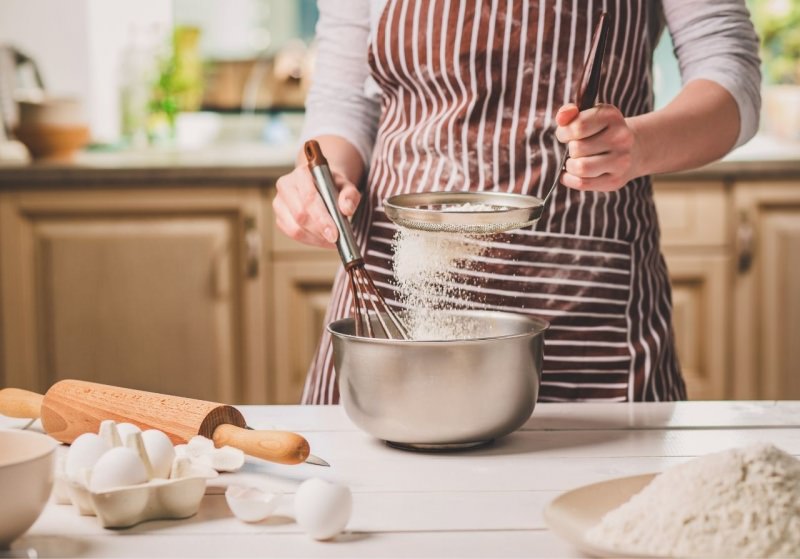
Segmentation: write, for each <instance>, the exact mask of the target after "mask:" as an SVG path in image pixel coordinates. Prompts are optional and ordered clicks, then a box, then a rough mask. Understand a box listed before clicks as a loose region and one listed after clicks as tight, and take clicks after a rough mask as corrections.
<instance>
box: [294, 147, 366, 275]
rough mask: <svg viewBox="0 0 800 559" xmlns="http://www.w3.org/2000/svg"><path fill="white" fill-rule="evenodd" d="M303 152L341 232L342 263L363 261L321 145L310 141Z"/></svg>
mask: <svg viewBox="0 0 800 559" xmlns="http://www.w3.org/2000/svg"><path fill="white" fill-rule="evenodd" d="M303 151H305V154H306V160H308V169H309V170H310V171H311V176H313V177H314V184H315V185H316V187H317V192H319V195H320V196H321V197H322V201H323V202H324V203H325V207H326V208H327V209H328V213H329V214H331V217H332V218H333V222H334V223H335V224H336V229H337V230H338V231H339V238H338V239H336V248H337V249H338V250H339V256H340V257H341V258H342V263H343V264H344V265H345V266H347V265H348V264H350V263H351V262H354V261H356V260H361V251H360V250H358V245H357V244H356V240H355V237H354V236H353V228H352V227H351V226H350V222H349V221H348V220H347V219H346V218H345V217H344V216H343V215H342V213H341V212H340V211H339V206H338V205H337V204H336V197H337V195H338V194H339V191H338V189H337V188H336V183H334V182H333V176H331V170H330V168H329V167H328V161H327V160H326V159H325V156H324V155H322V150H321V149H320V147H319V144H318V143H317V141H316V140H309V141H307V142H306V143H305V146H304V147H303Z"/></svg>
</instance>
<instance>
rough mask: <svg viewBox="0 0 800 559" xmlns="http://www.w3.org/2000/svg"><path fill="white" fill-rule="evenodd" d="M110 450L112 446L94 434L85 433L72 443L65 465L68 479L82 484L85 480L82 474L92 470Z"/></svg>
mask: <svg viewBox="0 0 800 559" xmlns="http://www.w3.org/2000/svg"><path fill="white" fill-rule="evenodd" d="M110 449H111V446H110V445H109V444H108V443H106V442H105V441H104V440H103V439H102V438H101V437H100V436H99V435H95V434H94V433H84V434H83V435H81V436H80V437H78V438H77V439H75V440H74V441H72V445H70V447H69V450H68V451H67V460H66V462H65V464H64V472H65V473H66V474H67V479H69V480H71V481H73V482H75V483H82V481H83V480H84V479H85V476H84V474H83V473H82V472H83V471H84V470H91V469H92V468H93V467H94V465H95V463H96V462H97V461H98V460H99V459H100V457H101V456H102V455H103V454H105V453H106V452H107V451H109V450H110Z"/></svg>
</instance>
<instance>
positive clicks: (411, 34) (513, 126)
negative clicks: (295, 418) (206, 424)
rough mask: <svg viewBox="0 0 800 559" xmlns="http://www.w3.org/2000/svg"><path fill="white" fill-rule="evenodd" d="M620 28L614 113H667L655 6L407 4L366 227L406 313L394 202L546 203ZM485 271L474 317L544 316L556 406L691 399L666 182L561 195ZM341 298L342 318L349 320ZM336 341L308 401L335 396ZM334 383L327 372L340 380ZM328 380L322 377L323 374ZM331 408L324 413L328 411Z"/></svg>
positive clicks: (373, 266)
mask: <svg viewBox="0 0 800 559" xmlns="http://www.w3.org/2000/svg"><path fill="white" fill-rule="evenodd" d="M603 10H606V11H608V13H609V16H610V19H611V28H610V31H611V34H610V38H609V43H608V48H607V52H606V57H605V60H604V72H603V79H602V84H601V89H600V93H599V99H598V101H599V102H605V103H611V104H614V105H616V106H618V107H619V108H620V109H621V110H622V112H623V114H625V115H626V116H632V115H635V114H641V113H644V112H648V111H649V110H651V89H652V88H651V73H650V64H651V56H652V49H653V47H654V43H655V40H656V36H655V35H656V34H657V32H658V30H659V28H660V5H659V4H658V3H648V2H622V1H617V2H586V1H577V0H576V1H574V2H568V1H564V2H553V1H550V2H547V1H541V2H538V1H525V2H512V1H508V2H500V1H495V2H492V1H486V2H480V1H477V0H469V1H458V0H417V1H415V0H407V1H406V0H398V1H391V2H389V3H388V4H387V6H386V8H385V9H384V11H383V13H382V14H381V18H380V20H379V22H378V24H377V28H376V31H375V33H374V36H373V40H372V42H371V44H370V48H369V61H370V65H371V68H372V75H373V78H374V80H375V81H376V82H377V84H378V86H379V87H380V89H381V92H382V113H381V120H380V125H379V130H378V135H377V139H376V145H375V150H374V152H373V158H372V162H371V166H370V174H369V178H368V181H367V183H368V199H369V200H368V202H369V203H367V204H365V205H364V206H363V208H362V211H361V212H360V213H359V214H358V215H357V217H356V220H355V223H354V225H355V227H356V230H357V235H358V237H359V239H360V240H361V242H362V244H363V248H365V249H366V250H365V254H366V258H367V262H368V267H369V269H370V271H371V273H372V274H373V276H374V277H375V279H376V281H377V282H378V283H379V285H383V286H384V295H385V296H386V297H387V299H389V300H390V301H393V300H395V299H396V296H395V293H394V290H393V289H392V288H391V286H392V284H393V281H394V280H393V277H392V264H391V239H392V236H393V234H394V227H393V225H392V224H391V223H389V222H388V220H387V219H386V216H385V215H384V213H383V210H382V205H383V201H384V200H385V199H386V198H387V197H388V196H391V195H394V194H399V193H404V192H413V191H423V190H499V191H508V192H518V193H524V194H533V195H538V196H542V195H543V193H544V192H545V191H546V190H547V189H548V188H549V186H550V185H551V183H552V181H553V180H554V178H555V177H556V175H557V169H556V166H557V164H558V160H559V159H560V155H561V153H562V151H561V150H562V149H563V148H562V147H561V146H560V145H559V144H558V142H557V140H556V138H555V135H554V130H555V124H554V121H553V116H554V114H555V112H556V110H557V109H558V108H559V107H560V106H561V105H563V104H565V103H567V102H570V101H571V100H573V99H574V97H575V88H576V86H577V83H578V81H579V79H580V72H581V69H582V65H583V61H584V59H585V57H586V54H587V51H588V48H589V43H590V40H591V35H592V32H593V30H594V27H595V24H596V21H597V16H598V15H599V13H600V12H602V11H603ZM475 242H477V243H482V244H483V245H485V249H486V250H484V251H483V252H482V255H481V256H480V257H477V258H474V259H472V261H471V262H470V263H469V265H468V268H469V270H470V271H469V273H468V274H467V277H465V278H464V286H465V289H464V290H463V298H464V300H465V301H466V302H467V303H466V305H467V306H470V307H478V308H491V309H499V310H509V311H513V312H523V313H530V314H534V315H537V316H541V317H543V318H545V319H547V320H549V321H550V322H551V328H550V330H549V331H548V334H547V343H546V352H545V354H546V357H545V363H544V377H543V382H542V391H541V399H543V400H562V399H563V400H572V399H606V400H634V399H661V398H669V399H674V398H679V397H683V396H684V388H683V383H682V381H681V379H680V374H679V370H678V365H677V361H676V359H675V356H674V348H673V344H672V336H671V328H670V322H671V316H670V300H669V285H668V280H667V276H666V269H665V267H664V263H663V259H662V258H661V255H660V252H659V248H658V225H657V217H656V214H655V208H654V206H653V201H652V192H651V185H650V181H649V180H648V179H647V178H640V179H636V180H634V181H632V182H631V183H629V184H628V185H626V186H625V187H624V188H622V189H620V190H619V191H616V192H612V193H596V192H582V191H577V190H571V189H568V188H565V187H563V186H558V187H557V188H556V190H555V191H554V193H553V196H552V197H551V200H550V202H549V206H548V208H547V211H546V212H545V214H544V216H543V217H542V219H541V221H540V223H539V225H538V226H537V228H536V231H517V232H513V233H510V234H504V235H499V236H496V237H493V238H491V239H481V240H476V241H475ZM349 304H350V300H349V297H348V295H347V293H346V290H345V289H344V285H343V282H341V281H339V282H337V288H336V289H335V291H334V303H333V305H332V307H331V312H330V313H329V318H335V317H337V316H341V315H345V314H348V310H349V309H348V305H349ZM327 341H328V340H326V339H324V340H323V346H322V351H321V354H320V355H318V357H317V360H316V361H315V366H314V367H312V374H314V375H315V378H316V379H317V380H314V379H313V378H312V379H311V380H310V382H309V386H307V390H306V395H305V399H306V401H315V400H316V401H319V398H316V399H315V398H313V397H310V396H313V395H314V394H324V393H325V392H324V391H325V389H326V388H327V389H328V392H327V394H329V396H330V397H333V396H334V395H335V386H330V385H329V386H327V387H324V386H317V388H319V390H314V385H317V384H319V383H323V384H324V383H326V382H327V383H334V384H335V382H334V381H333V375H332V372H331V371H330V370H329V369H330V349H329V348H328V349H327V350H326V349H325V344H326V343H327ZM326 368H327V369H328V371H327V372H323V371H324V370H325V369H326ZM314 369H316V371H315V370H314ZM323 400H324V398H323Z"/></svg>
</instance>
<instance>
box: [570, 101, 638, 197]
mask: <svg viewBox="0 0 800 559" xmlns="http://www.w3.org/2000/svg"><path fill="white" fill-rule="evenodd" d="M556 124H558V127H557V128H556V138H558V140H559V141H560V142H561V143H565V144H567V146H568V148H569V159H567V164H566V171H565V172H563V173H562V174H561V183H562V184H563V185H565V186H568V187H570V188H575V189H578V190H595V191H600V192H610V191H614V190H619V189H620V188H622V187H623V186H625V185H626V184H627V183H628V181H630V180H632V179H634V178H636V177H638V176H640V173H639V172H638V170H637V160H638V154H637V149H638V148H639V146H638V145H637V138H636V134H635V132H634V130H633V129H632V128H631V127H630V125H629V124H628V122H627V121H626V120H625V117H623V116H622V113H621V112H620V110H619V109H618V108H616V107H615V106H613V105H605V104H600V105H596V106H594V107H592V108H591V109H587V110H585V111H582V112H579V111H578V107H577V105H575V104H572V103H570V104H569V105H564V106H563V107H561V108H560V109H559V111H558V113H556Z"/></svg>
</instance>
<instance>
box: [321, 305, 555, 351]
mask: <svg viewBox="0 0 800 559" xmlns="http://www.w3.org/2000/svg"><path fill="white" fill-rule="evenodd" d="M445 312H452V313H453V314H465V315H468V316H469V315H481V316H487V315H488V316H500V317H504V318H512V317H513V318H514V319H521V320H526V321H528V322H531V323H533V324H534V325H535V329H534V330H532V331H530V332H520V333H518V334H506V335H504V336H482V337H479V338H466V339H463V340H461V339H456V340H400V339H394V338H368V337H365V336H356V335H355V334H345V333H343V332H339V331H337V330H335V329H334V327H335V326H336V325H341V324H344V323H347V322H352V321H353V317H351V316H349V317H346V318H340V319H338V320H334V321H332V322H330V323H328V325H327V326H326V327H325V329H326V330H327V331H328V332H329V333H330V334H331V336H334V337H337V338H344V339H348V340H356V341H369V340H372V341H380V343H385V344H388V345H398V346H403V345H413V346H415V347H419V346H420V345H460V344H477V343H482V342H487V341H494V340H512V339H515V338H524V337H533V336H538V335H540V334H543V333H544V332H545V331H546V330H548V329H549V328H550V322H549V321H547V320H545V319H543V318H540V317H538V316H531V315H527V314H522V313H512V312H506V311H494V310H483V309H461V310H454V311H445Z"/></svg>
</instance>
